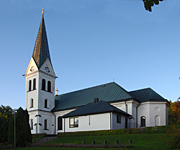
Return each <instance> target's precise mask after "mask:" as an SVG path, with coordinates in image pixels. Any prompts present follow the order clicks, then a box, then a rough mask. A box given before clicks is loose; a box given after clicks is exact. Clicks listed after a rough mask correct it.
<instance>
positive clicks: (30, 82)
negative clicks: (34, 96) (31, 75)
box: [29, 80, 32, 91]
mask: <svg viewBox="0 0 180 150" xmlns="http://www.w3.org/2000/svg"><path fill="white" fill-rule="evenodd" d="M31 89H32V81H31V80H29V91H31Z"/></svg>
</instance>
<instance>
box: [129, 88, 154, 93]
mask: <svg viewBox="0 0 180 150" xmlns="http://www.w3.org/2000/svg"><path fill="white" fill-rule="evenodd" d="M149 89H151V90H153V89H152V88H150V87H147V88H143V89H138V90H133V91H128V93H130V92H136V91H142V90H149Z"/></svg>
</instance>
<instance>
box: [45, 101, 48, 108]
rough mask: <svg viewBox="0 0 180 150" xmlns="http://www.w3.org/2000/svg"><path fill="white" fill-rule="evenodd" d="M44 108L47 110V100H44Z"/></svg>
mask: <svg viewBox="0 0 180 150" xmlns="http://www.w3.org/2000/svg"><path fill="white" fill-rule="evenodd" d="M44 108H48V107H47V99H45V100H44Z"/></svg>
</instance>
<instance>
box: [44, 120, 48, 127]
mask: <svg viewBox="0 0 180 150" xmlns="http://www.w3.org/2000/svg"><path fill="white" fill-rule="evenodd" d="M44 130H48V129H47V119H45V120H44Z"/></svg>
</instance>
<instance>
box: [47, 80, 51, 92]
mask: <svg viewBox="0 0 180 150" xmlns="http://www.w3.org/2000/svg"><path fill="white" fill-rule="evenodd" d="M47 91H48V92H51V81H48V89H47Z"/></svg>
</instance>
